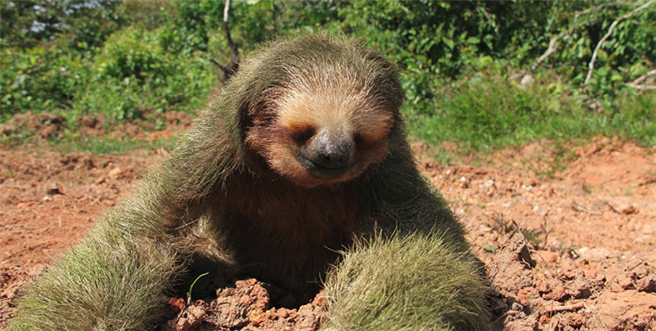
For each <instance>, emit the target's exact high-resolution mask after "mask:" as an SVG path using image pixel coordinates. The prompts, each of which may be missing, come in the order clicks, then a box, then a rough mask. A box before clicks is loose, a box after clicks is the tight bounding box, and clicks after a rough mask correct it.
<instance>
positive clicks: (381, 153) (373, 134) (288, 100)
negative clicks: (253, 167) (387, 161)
mask: <svg viewBox="0 0 656 331" xmlns="http://www.w3.org/2000/svg"><path fill="white" fill-rule="evenodd" d="M323 73H325V75H326V77H324V79H318V82H315V81H308V80H307V79H297V80H292V82H291V84H290V85H291V86H293V88H290V89H288V90H286V91H285V92H286V94H285V96H284V97H282V98H280V100H278V103H277V107H276V108H277V109H278V111H277V114H276V115H277V116H276V119H275V123H274V124H273V125H272V126H273V128H271V131H272V132H274V133H273V134H272V135H270V136H269V137H268V139H270V140H271V141H270V142H269V143H268V144H266V145H264V147H263V149H264V150H262V151H261V154H263V155H264V156H265V158H266V160H267V163H268V164H269V166H270V167H271V169H272V170H274V171H275V172H276V173H278V174H280V175H282V176H284V177H286V178H288V179H290V180H291V181H293V182H295V183H296V184H298V185H302V186H306V187H314V186H319V185H327V184H334V183H338V182H344V181H348V180H350V179H353V178H356V177H358V176H359V175H361V174H362V173H363V172H364V171H365V170H366V169H367V168H368V167H369V166H370V165H372V164H375V163H378V162H380V161H382V160H383V159H384V157H385V155H386V154H387V153H388V150H387V145H388V137H387V136H388V134H389V132H390V130H391V128H392V127H393V125H394V116H393V111H392V110H389V109H386V108H385V105H384V104H383V103H381V102H379V101H378V100H377V98H376V96H375V95H374V94H373V93H371V91H370V88H369V87H368V86H362V84H358V82H355V81H352V78H349V77H347V76H344V77H339V78H340V79H337V80H336V79H334V78H335V77H334V76H333V75H338V76H339V75H340V73H339V72H335V71H332V72H331V71H330V70H324V71H323ZM329 76H331V77H329ZM329 78H330V79H329ZM322 130H329V131H330V132H333V133H338V134H342V135H344V136H346V137H349V138H350V139H351V140H352V141H353V144H354V148H353V149H352V152H351V157H350V162H349V169H348V170H347V171H346V172H345V173H343V174H340V175H339V176H331V177H330V178H326V177H321V176H317V175H316V174H312V173H311V172H309V171H308V170H307V169H306V168H304V167H303V165H302V164H301V163H299V158H302V156H299V153H302V152H301V150H302V149H303V148H304V146H305V145H307V144H308V143H310V141H311V140H312V139H315V137H316V135H317V134H318V133H320V132H321V131H322ZM271 131H269V132H271ZM249 138H250V139H251V140H259V139H262V137H257V135H256V134H255V136H252V137H249Z"/></svg>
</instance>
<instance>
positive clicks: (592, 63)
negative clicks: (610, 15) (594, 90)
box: [583, 0, 656, 86]
mask: <svg viewBox="0 0 656 331" xmlns="http://www.w3.org/2000/svg"><path fill="white" fill-rule="evenodd" d="M655 1H656V0H650V1H649V2H646V3H645V4H643V5H642V6H640V7H638V8H636V9H634V10H632V11H631V12H629V13H628V14H625V15H623V16H621V17H620V18H618V19H616V20H615V21H614V22H613V24H611V25H610V28H609V29H608V32H606V34H605V35H604V36H603V37H602V38H601V40H599V43H597V47H595V49H594V52H593V53H592V59H591V60H590V63H589V64H588V75H587V76H586V77H585V82H584V83H583V85H584V86H587V85H588V83H589V82H590V79H591V78H592V71H593V70H594V65H595V61H596V60H597V54H598V53H599V49H600V48H601V45H603V44H604V43H605V42H606V40H607V39H608V38H610V36H611V34H613V30H614V29H615V27H616V26H617V25H618V24H620V22H622V21H623V20H625V19H627V18H629V17H631V16H633V15H635V14H636V13H638V12H639V11H641V10H643V9H645V8H647V7H649V6H650V5H651V4H653V3H654V2H655Z"/></svg>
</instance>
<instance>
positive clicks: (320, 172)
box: [297, 155, 351, 179]
mask: <svg viewBox="0 0 656 331" xmlns="http://www.w3.org/2000/svg"><path fill="white" fill-rule="evenodd" d="M297 160H298V163H299V164H300V165H301V167H303V169H305V171H307V172H308V173H310V174H311V175H313V176H315V177H317V178H321V179H335V178H338V177H341V176H343V175H344V174H346V173H347V172H348V171H349V170H350V169H351V165H350V164H347V165H345V166H343V167H334V168H329V167H325V166H322V165H320V164H317V163H316V162H313V161H312V160H310V159H308V158H306V157H305V156H303V155H299V157H297Z"/></svg>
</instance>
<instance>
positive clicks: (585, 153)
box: [0, 119, 656, 330]
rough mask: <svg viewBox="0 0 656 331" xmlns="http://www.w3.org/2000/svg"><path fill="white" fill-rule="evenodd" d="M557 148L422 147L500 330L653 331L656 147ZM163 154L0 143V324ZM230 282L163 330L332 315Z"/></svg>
mask: <svg viewBox="0 0 656 331" xmlns="http://www.w3.org/2000/svg"><path fill="white" fill-rule="evenodd" d="M56 121H57V120H56V119H55V122H56ZM52 125H53V123H48V124H46V125H45V126H44V125H42V126H39V127H37V128H36V129H35V130H36V132H41V134H43V135H44V136H46V134H49V133H48V132H57V127H56V125H57V124H56V123H55V124H54V125H55V126H54V127H53V126H52ZM94 125H95V124H94ZM48 126H50V127H51V129H48V130H50V131H48V132H46V131H43V130H46V129H44V127H48ZM88 129H89V130H90V131H91V132H95V131H93V130H96V129H95V127H94V126H89V127H88ZM137 131H139V130H137ZM169 132H170V130H166V131H163V132H162V133H154V134H144V133H143V132H141V131H140V133H137V134H136V135H139V134H141V135H143V136H144V137H146V138H148V139H153V138H157V137H159V136H166V135H168V134H169ZM548 146H550V144H548V143H534V144H529V145H527V146H523V147H521V148H517V149H508V150H504V151H501V152H497V153H495V154H493V155H487V156H478V157H467V158H461V159H458V160H457V161H456V162H454V163H456V164H471V165H472V166H470V165H467V166H463V165H450V166H442V165H439V164H436V163H434V162H432V161H429V160H430V153H429V152H427V149H426V148H425V147H424V146H423V145H422V144H415V146H414V147H415V150H416V151H417V153H418V155H419V159H420V161H419V166H420V168H421V170H422V171H423V172H424V173H425V174H426V176H428V177H429V178H430V179H431V180H432V182H433V183H434V184H435V185H436V186H437V187H438V188H439V189H440V191H441V192H442V194H443V195H444V196H445V198H447V200H449V201H450V202H451V204H452V208H453V210H454V211H455V212H456V213H457V215H459V217H460V220H461V221H462V223H463V224H464V225H465V227H466V228H467V229H468V239H469V241H470V242H471V244H472V247H473V251H474V253H475V254H476V255H477V256H478V257H479V258H480V259H481V260H483V261H484V262H485V263H486V266H487V272H488V275H489V279H490V282H491V288H492V292H493V293H492V294H491V299H490V305H491V310H492V318H493V320H495V328H496V329H507V330H531V329H538V330H654V329H655V328H656V271H655V269H654V265H655V264H656V156H655V154H654V153H653V151H647V150H645V149H644V148H642V147H639V146H637V145H636V144H635V143H634V142H631V141H622V140H611V139H608V138H603V137H600V138H597V139H595V140H594V141H593V142H592V143H588V144H586V145H583V146H575V145H568V146H565V147H564V150H565V154H563V153H562V150H560V153H555V152H554V149H553V148H549V147H548ZM165 154H166V151H163V150H135V151H132V152H130V153H128V154H125V155H120V156H102V155H92V154H88V153H70V154H65V153H62V152H60V151H58V150H57V148H56V147H53V146H50V145H48V144H47V143H39V144H38V145H35V146H26V147H25V146H23V147H11V146H2V147H1V148H0V222H1V223H0V247H2V249H1V250H0V251H1V255H2V260H1V261H0V280H1V284H0V328H3V327H4V326H6V324H7V321H8V319H9V318H10V317H11V316H12V314H13V309H14V308H13V303H12V302H13V300H14V299H15V297H16V295H17V294H19V293H20V289H21V287H22V286H23V285H24V284H25V283H27V282H29V281H30V279H31V278H32V277H33V276H34V275H37V274H39V273H40V272H42V270H43V267H44V266H45V265H46V264H48V263H50V262H51V261H52V259H53V258H55V257H57V256H58V255H59V254H61V253H62V252H63V251H64V250H65V249H66V248H67V247H69V246H70V245H72V244H74V243H76V242H77V241H79V240H80V238H81V237H83V236H84V234H85V233H86V232H87V230H88V229H89V227H90V226H91V225H92V224H93V221H94V219H95V217H96V216H97V215H98V214H99V213H100V212H101V211H102V210H104V209H106V208H108V207H110V206H112V205H114V204H115V203H116V201H117V199H119V198H120V197H121V196H122V195H123V194H124V193H125V192H127V191H129V190H130V188H132V187H133V186H134V183H135V180H136V179H138V178H139V177H140V175H141V174H143V173H144V172H145V171H146V169H147V168H148V165H149V164H154V163H157V162H158V161H159V160H161V159H162V157H163V156H164V155H165ZM562 155H566V156H567V157H565V158H562V157H561V156H562ZM563 160H565V161H563ZM473 165H475V166H473ZM554 165H556V166H561V167H554ZM560 168H562V169H560ZM556 170H558V171H556ZM536 173H537V174H536ZM539 174H541V175H539ZM545 174H547V175H552V176H551V177H550V176H544V175H545ZM227 281H228V282H231V285H230V286H228V287H224V288H220V289H219V290H218V291H217V294H218V298H217V299H216V300H215V301H213V302H210V303H205V302H196V303H193V304H192V305H190V306H187V305H186V304H185V300H182V299H180V298H178V299H176V298H172V300H171V302H170V306H171V309H172V310H175V311H177V312H179V314H178V317H177V318H175V319H173V320H171V321H170V322H169V324H168V325H167V328H168V329H170V330H192V329H196V330H224V329H239V328H244V329H246V330H316V329H317V326H318V325H319V323H320V321H321V319H322V316H321V313H320V312H321V310H322V309H323V308H324V306H325V304H324V300H323V299H322V298H321V296H318V297H317V298H315V299H314V300H311V302H310V303H308V304H306V305H304V306H301V307H300V308H297V309H288V308H280V307H279V306H276V305H273V304H272V302H274V301H276V302H280V300H285V298H283V299H280V298H279V297H280V296H281V295H282V296H284V294H281V293H280V290H279V289H275V288H273V287H272V286H270V285H268V284H264V283H261V282H259V281H257V280H254V279H245V280H244V279H242V280H236V279H228V280H227ZM274 299H275V300H274ZM286 299H288V300H291V301H298V300H299V298H286Z"/></svg>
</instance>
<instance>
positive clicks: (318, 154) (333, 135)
mask: <svg viewBox="0 0 656 331" xmlns="http://www.w3.org/2000/svg"><path fill="white" fill-rule="evenodd" d="M309 147H310V152H311V153H310V154H311V155H312V157H311V161H312V162H313V163H314V164H315V165H318V166H320V167H323V168H328V169H339V168H344V167H346V166H348V165H349V163H350V160H351V154H352V152H353V140H352V139H351V137H350V136H349V135H347V134H344V133H341V132H333V131H329V130H322V131H320V132H319V133H318V134H317V135H316V136H315V137H314V139H313V141H312V142H311V143H310V146H309Z"/></svg>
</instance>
